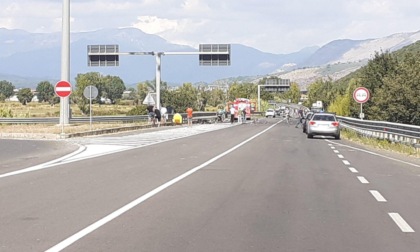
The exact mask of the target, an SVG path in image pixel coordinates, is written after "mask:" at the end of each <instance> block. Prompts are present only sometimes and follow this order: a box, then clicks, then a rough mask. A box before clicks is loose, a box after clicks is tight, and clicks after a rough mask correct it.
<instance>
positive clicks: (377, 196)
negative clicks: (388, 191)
mask: <svg viewBox="0 0 420 252" xmlns="http://www.w3.org/2000/svg"><path fill="white" fill-rule="evenodd" d="M369 192H370V193H371V194H372V196H373V197H375V199H376V200H377V201H378V202H386V199H385V198H384V197H383V196H382V194H380V193H379V192H378V191H375V190H370V191H369Z"/></svg>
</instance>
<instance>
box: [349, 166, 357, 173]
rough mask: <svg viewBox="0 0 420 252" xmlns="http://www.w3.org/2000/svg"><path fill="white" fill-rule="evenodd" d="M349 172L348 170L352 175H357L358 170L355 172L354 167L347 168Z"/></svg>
mask: <svg viewBox="0 0 420 252" xmlns="http://www.w3.org/2000/svg"><path fill="white" fill-rule="evenodd" d="M349 170H350V171H351V172H352V173H359V171H358V170H356V168H354V167H350V168H349Z"/></svg>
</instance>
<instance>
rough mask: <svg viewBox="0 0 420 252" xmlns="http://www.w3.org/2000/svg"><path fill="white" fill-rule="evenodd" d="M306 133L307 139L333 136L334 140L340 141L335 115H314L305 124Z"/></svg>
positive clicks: (338, 125) (338, 126)
mask: <svg viewBox="0 0 420 252" xmlns="http://www.w3.org/2000/svg"><path fill="white" fill-rule="evenodd" d="M306 133H307V134H308V138H313V137H314V136H333V137H334V138H335V139H340V122H338V121H337V118H336V117H335V114H332V113H314V115H313V116H312V118H311V119H310V120H309V121H308V123H307V128H306Z"/></svg>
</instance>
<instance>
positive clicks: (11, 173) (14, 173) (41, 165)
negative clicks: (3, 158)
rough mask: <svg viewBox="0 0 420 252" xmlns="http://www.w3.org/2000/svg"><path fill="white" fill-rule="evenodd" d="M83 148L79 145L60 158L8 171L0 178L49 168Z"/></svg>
mask: <svg viewBox="0 0 420 252" xmlns="http://www.w3.org/2000/svg"><path fill="white" fill-rule="evenodd" d="M84 150H86V147H85V146H79V149H78V150H76V151H74V152H72V153H70V154H68V155H66V156H63V157H60V158H57V159H54V160H51V161H48V162H46V163H43V164H40V165H35V166H32V167H29V168H25V169H21V170H18V171H13V172H8V173H4V174H1V175H0V178H5V177H10V176H15V175H19V174H23V173H27V172H33V171H38V170H42V169H46V168H49V167H51V166H55V165H57V164H56V163H58V162H61V161H62V160H65V159H67V158H71V157H73V156H75V155H77V154H79V153H82V152H83V151H84Z"/></svg>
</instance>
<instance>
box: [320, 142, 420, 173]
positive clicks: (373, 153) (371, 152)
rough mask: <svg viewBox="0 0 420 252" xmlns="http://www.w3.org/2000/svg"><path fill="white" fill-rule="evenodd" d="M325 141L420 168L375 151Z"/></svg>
mask: <svg viewBox="0 0 420 252" xmlns="http://www.w3.org/2000/svg"><path fill="white" fill-rule="evenodd" d="M325 141H327V142H328V143H333V144H335V145H336V146H342V147H347V148H350V149H353V150H357V151H361V152H364V153H368V154H370V155H374V156H378V157H382V158H386V159H389V160H392V161H396V162H400V163H403V164H406V165H410V166H414V167H419V168H420V165H418V164H413V163H410V162H406V161H403V160H400V159H396V158H392V157H388V156H385V155H381V154H378V153H375V152H373V151H367V150H363V149H360V148H356V147H353V146H350V145H345V144H340V143H337V142H331V141H330V140H325Z"/></svg>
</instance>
